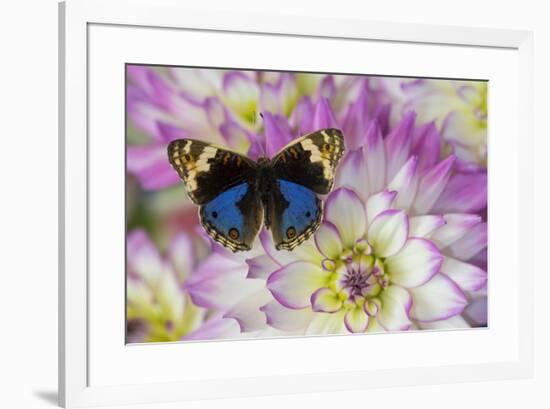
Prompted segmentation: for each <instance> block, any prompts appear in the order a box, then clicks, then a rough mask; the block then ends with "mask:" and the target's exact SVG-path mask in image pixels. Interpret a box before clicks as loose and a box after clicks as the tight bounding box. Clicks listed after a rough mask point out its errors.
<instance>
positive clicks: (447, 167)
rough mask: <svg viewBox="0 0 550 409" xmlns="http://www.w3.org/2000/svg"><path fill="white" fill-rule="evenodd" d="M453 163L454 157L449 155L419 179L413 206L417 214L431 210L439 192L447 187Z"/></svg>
mask: <svg viewBox="0 0 550 409" xmlns="http://www.w3.org/2000/svg"><path fill="white" fill-rule="evenodd" d="M454 162H455V157H454V156H453V155H451V156H449V157H448V158H447V159H445V160H443V161H441V162H439V163H438V164H437V165H435V166H434V167H433V168H431V169H430V170H429V171H427V172H426V174H425V175H424V176H423V177H422V179H420V182H419V185H418V193H417V194H416V199H415V201H414V205H413V207H414V210H415V212H416V213H417V214H426V213H429V211H430V210H431V209H432V207H433V206H434V204H435V202H436V201H437V199H438V198H439V196H440V195H441V192H442V191H443V189H444V188H445V187H446V186H447V182H448V181H449V177H450V175H451V170H452V168H453V164H454Z"/></svg>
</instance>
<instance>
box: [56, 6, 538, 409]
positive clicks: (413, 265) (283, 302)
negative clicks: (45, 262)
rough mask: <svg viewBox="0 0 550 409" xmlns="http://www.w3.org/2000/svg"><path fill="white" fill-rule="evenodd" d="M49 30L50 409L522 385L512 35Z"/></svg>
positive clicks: (527, 349)
mask: <svg viewBox="0 0 550 409" xmlns="http://www.w3.org/2000/svg"><path fill="white" fill-rule="evenodd" d="M129 10H132V12H131V13H129V12H128V11H129ZM60 27H61V30H60V33H61V35H60V75H61V79H62V81H60V84H61V89H60V100H61V112H62V119H61V122H60V123H61V129H60V145H59V146H60V158H62V161H61V162H60V163H61V165H60V182H61V183H60V187H61V188H60V216H61V217H60V220H62V222H63V223H62V225H61V226H60V240H61V242H60V262H61V264H60V281H59V283H60V290H61V293H62V294H63V297H62V301H61V304H60V372H59V373H60V400H61V403H62V404H63V405H64V406H66V407H81V406H91V405H102V404H105V405H106V404H122V403H148V402H162V401H177V400H190V399H201V398H205V397H233V396H251V395H261V394H273V393H289V392H300V391H303V392H311V391H321V390H324V391H326V390H340V389H352V388H364V387H365V385H369V387H380V386H392V385H395V386H397V385H414V384H423V383H432V382H458V381H465V380H487V379H504V378H511V377H526V376H529V375H530V373H531V367H532V348H531V332H532V328H531V316H532V314H531V311H530V307H529V306H530V301H529V299H530V293H531V290H532V288H531V285H532V284H531V283H532V281H531V280H532V276H531V274H532V272H531V256H530V254H531V250H530V248H531V244H530V242H531V240H532V239H531V236H532V234H531V229H532V218H531V217H532V216H531V212H530V211H529V209H530V206H531V205H532V203H531V200H532V199H531V198H532V191H531V184H530V182H529V178H530V172H531V159H530V158H531V155H532V152H531V138H532V135H531V123H532V119H531V115H532V113H531V110H532V109H531V92H532V75H531V69H532V66H531V47H532V38H531V34H530V33H528V32H521V31H512V30H496V29H476V28H462V27H445V26H428V25H409V24H399V23H376V22H368V21H346V20H338V19H331V20H326V21H325V20H322V21H321V20H319V19H315V18H311V17H303V18H300V19H292V18H282V17H279V16H272V15H249V16H246V15H240V14H239V15H237V14H235V15H234V16H232V18H230V19H229V18H227V13H224V14H221V13H220V14H216V13H214V12H207V11H197V10H188V9H186V8H185V7H183V6H182V5H180V4H178V2H177V1H171V0H160V1H155V2H153V1H146V0H141V1H132V2H130V1H125V0H118V1H109V2H107V1H105V2H103V1H96V2H91V1H85V0H71V1H68V2H66V3H63V4H61V5H60ZM251 50H253V52H251ZM306 50H307V51H306ZM205 51H207V52H205ZM520 255H521V258H520ZM327 351H330V352H327ZM411 351H414V353H411ZM358 357H361V358H360V359H358ZM174 362H178V363H180V364H178V365H174ZM182 368H185V369H184V370H182Z"/></svg>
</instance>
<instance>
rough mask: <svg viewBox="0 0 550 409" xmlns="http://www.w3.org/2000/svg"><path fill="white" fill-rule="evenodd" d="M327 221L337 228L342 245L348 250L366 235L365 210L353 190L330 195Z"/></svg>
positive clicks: (340, 190) (327, 203) (344, 190)
mask: <svg viewBox="0 0 550 409" xmlns="http://www.w3.org/2000/svg"><path fill="white" fill-rule="evenodd" d="M325 219H326V220H327V221H329V222H331V223H332V224H334V225H335V226H336V228H337V229H338V232H339V233H340V237H341V239H342V244H343V245H344V246H346V247H348V248H351V247H353V245H354V244H355V242H356V241H357V240H358V239H360V238H362V237H363V235H364V234H365V230H366V223H367V221H366V216H365V209H364V206H363V203H362V202H361V199H359V197H358V196H357V194H356V193H355V192H354V191H353V190H350V189H347V188H339V189H337V190H335V191H334V192H332V193H331V194H330V195H329V197H328V199H327V200H326V204H325Z"/></svg>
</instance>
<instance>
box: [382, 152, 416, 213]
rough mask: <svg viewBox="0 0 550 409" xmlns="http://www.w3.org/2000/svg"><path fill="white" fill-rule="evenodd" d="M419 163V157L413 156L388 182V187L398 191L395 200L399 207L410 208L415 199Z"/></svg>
mask: <svg viewBox="0 0 550 409" xmlns="http://www.w3.org/2000/svg"><path fill="white" fill-rule="evenodd" d="M417 164H418V158H417V157H416V156H411V157H410V158H409V160H408V161H407V162H406V163H405V164H404V165H403V167H402V168H401V169H400V170H399V172H397V174H396V175H395V176H394V178H393V179H392V181H391V182H390V183H389V184H388V189H390V190H394V191H396V192H397V198H396V200H395V202H394V207H395V208H397V209H408V208H409V207H410V206H411V204H412V202H413V201H414V197H415V195H416V189H417V185H418V176H417V172H416V170H417Z"/></svg>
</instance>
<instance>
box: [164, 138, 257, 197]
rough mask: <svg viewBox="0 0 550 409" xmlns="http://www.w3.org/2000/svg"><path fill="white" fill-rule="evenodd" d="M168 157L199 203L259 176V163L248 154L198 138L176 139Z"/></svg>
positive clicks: (188, 190) (188, 191)
mask: <svg viewBox="0 0 550 409" xmlns="http://www.w3.org/2000/svg"><path fill="white" fill-rule="evenodd" d="M168 160H169V161H170V164H171V165H172V167H173V168H174V169H175V170H176V171H177V172H178V174H179V176H180V177H181V179H182V180H183V183H184V184H185V188H186V191H187V194H188V195H189V198H190V199H191V200H192V201H193V202H194V203H195V204H198V205H203V204H206V203H208V202H210V201H211V200H213V199H214V198H215V197H217V196H218V195H219V194H220V193H222V192H224V191H226V190H228V189H229V188H231V187H233V186H236V185H238V184H240V183H242V182H245V181H250V180H253V179H254V178H255V176H256V163H255V162H254V161H252V160H250V159H248V158H247V157H246V156H243V155H241V154H239V153H237V152H233V151H230V150H228V149H225V148H222V147H218V146H216V145H212V144H209V143H206V142H203V141H198V140H194V139H178V140H175V141H172V142H171V143H170V144H169V145H168Z"/></svg>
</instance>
